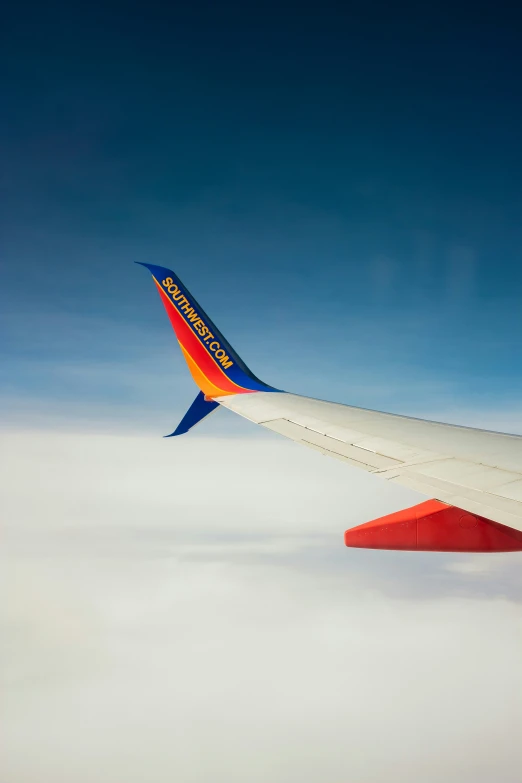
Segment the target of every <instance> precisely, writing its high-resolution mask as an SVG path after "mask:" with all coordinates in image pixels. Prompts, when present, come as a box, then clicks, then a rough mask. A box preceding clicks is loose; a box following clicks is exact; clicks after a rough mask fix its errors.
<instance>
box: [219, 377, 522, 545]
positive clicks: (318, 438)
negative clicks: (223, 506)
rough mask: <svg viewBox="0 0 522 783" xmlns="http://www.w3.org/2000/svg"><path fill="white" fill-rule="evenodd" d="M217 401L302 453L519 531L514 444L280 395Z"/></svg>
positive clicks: (519, 467)
mask: <svg viewBox="0 0 522 783" xmlns="http://www.w3.org/2000/svg"><path fill="white" fill-rule="evenodd" d="M217 401H218V402H219V403H220V404H221V405H223V406H224V407H225V408H228V409H230V410H232V411H234V413H238V414H239V415H241V416H244V417H245V418H246V419H249V420H250V421H252V422H255V423H256V424H260V425H261V426H263V427H266V428H267V429H269V430H272V431H273V432H276V433H278V434H280V435H284V436H285V437H287V438H290V439H291V440H293V441H295V442H296V443H301V444H302V445H303V446H308V447H309V448H312V449H316V450H317V451H319V452H321V453H322V454H325V455H327V456H330V457H335V458H336V459H340V460H343V461H345V462H347V463H348V464H350V465H353V466H354V467H358V468H362V469H363V470H366V471H369V472H370V473H373V474H375V475H376V476H380V477H381V478H384V479H386V480H388V481H394V482H397V483H398V484H402V485H404V486H406V487H409V488H410V489H414V490H416V491H418V492H421V493H423V494H425V495H427V496H429V497H430V498H437V499H439V500H441V501H443V502H445V503H448V504H450V505H452V506H458V507H459V508H461V509H464V510H466V511H469V512H471V513H473V514H479V515H480V516H483V517H486V518H487V519H491V520H493V521H495V522H499V523H501V524H503V525H507V526H509V527H512V528H515V529H516V530H520V531H522V437H520V436H517V435H504V434H501V433H497V432H488V431H485V430H478V429H471V428H469V427H457V426H454V425H451V424H441V423H438V422H432V421H423V420H421V419H413V418H408V417H405V416H397V415H394V414H390V413H379V412H377V411H370V410H365V409H364V408H353V407H350V406H348V405H340V404H338V403H333V402H324V401H323V400H316V399H312V398H309V397H301V396H298V395H296V394H288V393H284V392H282V393H277V392H257V393H255V394H238V395H234V396H227V397H221V398H219V399H218V400H217Z"/></svg>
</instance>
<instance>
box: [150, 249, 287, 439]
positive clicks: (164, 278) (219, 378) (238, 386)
mask: <svg viewBox="0 0 522 783" xmlns="http://www.w3.org/2000/svg"><path fill="white" fill-rule="evenodd" d="M137 263H140V265H141V266H144V267H146V268H147V269H148V270H149V272H150V273H151V274H152V277H153V280H154V283H155V284H156V287H157V289H158V291H159V295H160V297H161V300H162V302H163V304H164V306H165V309H166V311H167V315H168V317H169V320H170V322H171V324H172V327H173V329H174V332H175V334H176V337H177V338H178V342H179V344H180V347H181V350H182V352H183V356H184V357H185V361H186V362H187V364H188V367H189V370H190V372H191V374H192V377H193V379H194V381H195V382H196V384H197V386H198V387H199V388H200V390H201V392H202V393H203V395H204V397H207V398H214V397H225V396H227V395H231V394H248V393H252V392H256V391H264V392H272V391H278V390H277V389H274V388H272V387H271V386H268V385H267V384H266V383H263V382H262V381H260V380H259V378H256V376H255V375H254V373H253V372H252V371H251V370H249V369H248V367H247V366H246V364H245V363H244V362H243V360H242V359H241V358H240V357H239V355H238V354H237V353H236V352H235V351H234V349H233V348H232V346H231V345H230V343H229V342H228V341H227V340H226V338H225V337H224V336H223V335H222V334H221V332H220V331H219V329H218V328H217V326H216V325H215V324H214V323H213V322H212V321H211V319H210V318H209V316H208V315H207V314H206V313H205V311H204V310H203V308H202V307H201V305H199V304H198V303H197V301H196V300H195V299H194V297H193V296H192V294H190V292H189V291H188V290H187V289H186V288H185V286H184V285H183V283H182V282H181V280H180V279H179V277H177V275H175V274H174V272H172V271H171V270H170V269H166V268H165V267H162V266H155V265H154V264H144V263H142V262H137ZM198 397H199V395H198ZM197 399H198V398H196V401H197ZM190 410H192V409H190ZM202 410H203V408H202ZM189 412H190V411H189ZM187 415H188V414H187ZM182 423H183V422H182ZM180 426H181V425H180ZM176 434H180V433H177V432H174V433H173V435H176Z"/></svg>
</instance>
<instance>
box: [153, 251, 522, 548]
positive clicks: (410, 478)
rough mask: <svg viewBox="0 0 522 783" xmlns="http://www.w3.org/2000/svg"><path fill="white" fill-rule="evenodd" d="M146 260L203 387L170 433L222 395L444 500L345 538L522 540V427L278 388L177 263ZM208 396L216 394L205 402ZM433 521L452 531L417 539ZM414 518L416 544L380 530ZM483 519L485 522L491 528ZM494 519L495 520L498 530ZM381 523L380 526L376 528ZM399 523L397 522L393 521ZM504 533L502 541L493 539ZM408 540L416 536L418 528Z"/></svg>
mask: <svg viewBox="0 0 522 783" xmlns="http://www.w3.org/2000/svg"><path fill="white" fill-rule="evenodd" d="M143 266H145V267H146V268H147V269H149V271H150V272H151V273H152V276H153V279H154V282H155V285H156V287H157V289H158V291H159V294H160V297H161V299H162V302H163V304H164V306H165V309H166V310H167V314H168V316H169V320H170V322H171V324H172V326H173V328H174V331H175V334H176V337H177V339H178V342H179V343H180V347H181V350H182V353H183V356H184V358H185V360H186V362H187V365H188V367H189V370H190V372H191V374H192V377H193V379H194V381H195V382H196V384H197V385H198V386H199V389H200V392H201V393H200V395H198V397H197V398H196V400H195V402H194V403H193V406H192V407H191V409H190V411H189V412H188V413H187V414H186V416H185V417H184V419H183V420H182V423H181V424H180V425H179V426H178V428H177V429H176V430H175V432H174V433H173V434H181V433H182V432H186V431H188V429H190V428H191V426H193V424H194V423H196V422H197V421H200V420H201V418H203V417H204V416H205V415H206V413H207V412H210V410H211V409H214V408H215V407H216V404H219V405H222V406H223V407H226V408H228V409H229V410H231V411H233V412H234V413H237V414H239V415H240V416H243V417H244V418H246V419H248V420H249V421H252V422H254V423H255V424H259V425H260V426H263V427H265V428H266V429H269V430H272V432H275V433H277V434H279V435H283V436H284V437H287V438H289V439H290V440H293V441H294V442H296V443H299V444H301V445H303V446H307V447H308V448H312V449H315V450H316V451H319V452H320V453H322V454H324V455H327V456H330V457H334V458H335V459H340V460H342V461H344V462H347V463H348V464H349V465H352V466H354V467H358V468H361V469H363V470H366V471H368V472H370V473H373V474H374V475H376V476H379V477H381V478H384V479H386V480H387V481H392V482H396V483H398V484H402V485H403V486H406V487H409V488H411V489H414V490H416V491H418V492H420V493H422V494H424V495H427V496H428V497H435V498H437V500H438V501H439V502H442V504H443V506H444V508H438V511H437V513H436V514H435V516H434V514H431V513H430V514H427V515H425V516H427V517H429V520H428V521H426V519H425V518H424V516H423V515H422V513H420V512H418V511H415V512H414V513H413V516H412V515H411V514H410V516H409V517H408V519H409V520H410V521H409V522H405V521H404V520H403V521H402V522H401V521H400V520H397V519H395V520H390V519H389V518H383V520H376V521H375V525H374V528H373V531H374V532H373V533H372V543H370V539H369V537H368V535H369V534H368V529H367V527H366V528H365V530H366V532H365V533H364V535H362V538H361V536H358V537H357V542H358V543H354V541H355V538H354V537H353V536H352V537H350V536H348V537H347V539H346V543H347V545H349V546H362V545H364V546H371V547H372V548H386V549H393V548H400V549H426V548H428V549H431V550H434V549H437V550H439V551H440V550H443V551H507V549H520V550H522V437H520V436H516V435H505V434H502V433H496V432H487V431H484V430H478V429H472V428H469V427H457V426H454V425H450V424H443V423H439V422H431V421H425V420H421V419H414V418H408V417H405V416H397V415H394V414H389V413H380V412H378V411H370V410H365V409H363V408H355V407H351V406H348V405H341V404H339V403H332V402H326V401H323V400H317V399H313V398H309V397H302V396H299V395H295V394H289V393H287V392H281V391H279V390H277V389H275V388H274V387H272V386H269V385H268V384H265V383H263V382H262V381H260V380H259V378H257V377H256V376H255V375H254V374H253V373H252V372H251V370H249V369H248V367H247V366H246V364H245V363H244V362H243V361H242V359H241V358H240V357H239V356H238V354H237V353H236V352H235V351H234V349H233V348H232V346H231V345H230V343H229V342H228V341H227V340H226V338H225V337H224V336H223V335H222V333H221V332H220V331H219V330H218V329H217V327H216V326H215V324H214V323H213V322H212V321H211V319H210V318H209V316H207V315H206V313H205V311H204V310H203V308H201V306H200V305H199V304H198V303H197V302H196V300H195V299H194V297H193V296H192V295H191V294H190V293H189V292H188V290H187V289H186V288H185V287H184V286H183V284H182V283H181V281H180V280H179V278H178V277H177V276H176V275H175V274H174V272H172V271H170V270H169V269H166V268H164V267H158V266H154V265H149V264H143ZM205 402H207V403H210V402H212V403H214V404H213V405H212V406H210V405H208V407H207V405H205ZM422 505H423V504H421V506H422ZM447 507H449V508H455V509H456V510H457V511H461V512H462V513H461V514H460V516H459V515H458V514H457V515H456V516H455V515H452V514H451V513H446V511H445V509H446V508H447ZM416 508H417V509H418V508H419V507H416ZM408 511H409V510H408ZM441 512H444V513H441ZM392 516H393V515H392ZM432 517H433V519H432ZM413 519H414V520H415V522H414V523H413V521H412V520H413ZM419 520H421V521H419ZM428 522H429V524H430V525H434V526H435V529H436V530H440V529H442V527H444V526H445V528H446V531H447V532H448V531H449V532H448V535H447V536H446V542H445V543H441V539H440V535H438V536H437V535H435V538H433V536H432V537H431V539H430V537H429V536H428V539H426V540H428V544H429V541H431V542H432V543H431V545H428V546H423V545H422V542H421V545H420V546H419V539H418V530H419V529H421V528H422V530H423V531H424V532H425V531H426V526H427V525H428ZM372 524H373V523H372ZM410 524H412V525H413V524H414V526H415V530H416V531H417V532H416V539H415V544H416V545H415V546H409V545H408V546H404V545H402V544H401V545H400V546H394V545H393V543H394V541H395V539H394V538H393V535H392V536H391V538H388V539H387V538H386V535H384V534H383V533H382V531H383V530H387V531H389V530H390V528H391V527H392V526H393V525H395V526H397V525H398V526H400V525H402V526H403V527H404V525H410ZM484 524H485V525H486V526H487V525H489V527H487V529H486V527H484ZM419 525H420V528H419ZM491 526H493V527H494V528H495V530H494V531H493V532H492V530H491V529H490V528H491ZM362 527H364V526H359V528H362ZM501 528H502V529H501ZM353 530H358V528H355V529H353ZM376 530H380V531H381V532H380V533H379V536H380V538H379V536H376V533H375V531H376ZM397 530H398V527H395V528H394V531H395V532H396V531H397ZM462 530H468V531H469V530H475V533H474V534H473V535H472V534H471V533H466V534H463V533H462V532H461V531H462ZM510 530H511V531H512V532H511V533H510V532H509V531H510ZM452 531H453V532H452ZM480 531H482V532H481V534H480V535H479V532H480ZM347 535H348V534H347ZM383 535H384V538H383ZM499 535H500V536H501V541H500V539H499V540H497V539H498V536H499ZM506 535H507V536H508V537H509V536H511V539H513V540H514V543H513V540H510V541H509V542H508V544H506V539H505V537H504V538H502V536H506ZM459 536H460V538H459ZM421 538H422V536H421ZM422 540H423V541H424V540H425V539H422ZM361 541H366V543H365V544H362V543H361ZM379 541H380V543H381V544H383V545H379ZM405 541H406V543H407V542H408V541H410V543H411V542H412V541H413V538H411V539H405ZM499 541H500V542H499ZM402 543H404V542H402Z"/></svg>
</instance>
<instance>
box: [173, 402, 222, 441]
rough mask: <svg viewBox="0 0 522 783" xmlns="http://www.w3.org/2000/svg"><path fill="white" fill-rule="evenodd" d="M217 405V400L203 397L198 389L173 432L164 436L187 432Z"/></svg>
mask: <svg viewBox="0 0 522 783" xmlns="http://www.w3.org/2000/svg"><path fill="white" fill-rule="evenodd" d="M218 407H219V402H214V400H207V399H205V395H204V394H203V392H202V391H200V392H199V394H198V396H197V397H196V399H195V400H194V402H193V403H192V405H191V406H190V408H189V409H188V411H187V412H186V414H185V415H184V416H183V418H182V419H181V421H180V423H179V424H178V426H177V427H176V429H175V430H174V432H171V433H170V435H165V436H164V437H165V438H173V437H174V436H175V435H184V434H185V432H188V431H189V430H191V429H192V427H195V426H196V424H199V422H200V421H201V420H202V419H204V418H205V416H208V415H209V413H212V412H213V411H215V410H216V408H218Z"/></svg>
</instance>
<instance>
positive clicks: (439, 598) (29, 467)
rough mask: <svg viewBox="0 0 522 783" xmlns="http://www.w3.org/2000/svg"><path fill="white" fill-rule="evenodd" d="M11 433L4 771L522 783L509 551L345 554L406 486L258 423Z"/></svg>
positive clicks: (108, 776)
mask: <svg viewBox="0 0 522 783" xmlns="http://www.w3.org/2000/svg"><path fill="white" fill-rule="evenodd" d="M3 443H4V448H3V457H2V463H3V464H2V484H3V486H2V498H3V511H2V517H3V522H4V544H3V548H2V555H1V556H2V564H1V573H2V580H3V599H2V614H1V618H0V633H1V636H2V639H3V640H4V642H5V644H4V647H3V651H2V660H1V671H2V712H3V717H2V724H3V732H2V734H3V740H2V746H3V750H2V754H1V755H2V759H1V766H2V774H1V776H0V778H1V780H2V781H5V782H6V783H72V782H74V783H121V781H125V783H141V782H142V781H147V783H160V782H161V783H163V782H164V781H165V780H176V781H182V782H183V783H203V782H205V783H206V782H207V781H226V783H236V781H237V783H240V782H241V783H245V782H248V783H250V781H252V783H258V782H259V783H266V781H270V783H290V782H292V783H293V782H294V781H300V783H325V781H332V782H333V781H353V782H354V783H363V782H364V783H365V782H366V781H368V782H369V781H371V782H372V783H381V781H382V783H394V782H395V781H397V782H398V781H401V783H402V782H403V781H419V780H422V781H423V782H424V783H440V781H441V780H444V781H445V783H453V782H454V783H468V782H469V783H482V781H484V783H485V782H486V781H488V783H489V782H490V781H491V780H495V781H496V782H497V783H515V782H516V781H517V780H518V776H519V770H520V769H521V768H522V751H521V747H520V736H521V732H522V667H521V666H520V649H521V647H522V612H521V606H522V582H521V580H520V576H519V574H520V564H521V561H520V557H519V556H518V554H516V555H500V556H496V557H494V556H488V557H485V558H480V556H444V555H422V554H421V555H417V554H414V553H388V552H365V551H362V550H361V551H357V550H348V549H346V548H344V546H343V541H342V533H343V531H344V529H345V528H346V527H349V526H352V525H354V524H358V523H360V522H363V521H365V520H367V519H371V518H372V517H375V516H379V515H380V514H384V513H387V512H390V511H393V510H396V509H398V508H400V507H403V506H405V505H408V504H410V505H411V504H412V503H415V502H417V501H418V499H419V498H418V496H416V495H415V494H414V493H412V492H408V491H406V490H402V489H400V488H397V487H391V486H389V485H386V484H384V483H381V482H379V481H378V480H377V479H374V478H373V477H371V476H368V475H366V474H360V473H359V472H357V471H354V470H352V469H350V468H347V467H346V466H344V465H342V464H340V463H337V462H335V461H329V460H327V459H324V458H321V457H319V456H318V455H317V454H315V453H309V452H307V451H306V450H301V449H299V448H298V447H296V446H294V445H293V444H290V443H287V442H284V441H281V442H280V441H278V440H276V439H275V438H272V436H270V435H264V434H263V433H262V434H261V436H260V437H252V438H251V439H249V438H244V437H236V438H234V439H224V438H217V437H205V436H204V435H203V436H202V435H197V434H194V435H191V436H189V437H186V438H183V439H181V438H180V439H175V440H174V441H168V440H167V441H164V440H161V439H159V438H157V439H155V438H151V437H148V436H140V437H125V436H121V435H117V434H88V433H87V432H85V431H83V432H82V431H78V432H64V431H60V432H53V431H47V432H45V431H43V430H34V431H10V432H6V433H4V436H3Z"/></svg>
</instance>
